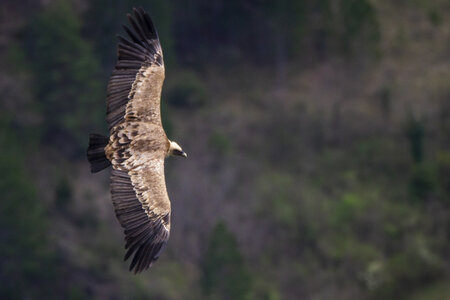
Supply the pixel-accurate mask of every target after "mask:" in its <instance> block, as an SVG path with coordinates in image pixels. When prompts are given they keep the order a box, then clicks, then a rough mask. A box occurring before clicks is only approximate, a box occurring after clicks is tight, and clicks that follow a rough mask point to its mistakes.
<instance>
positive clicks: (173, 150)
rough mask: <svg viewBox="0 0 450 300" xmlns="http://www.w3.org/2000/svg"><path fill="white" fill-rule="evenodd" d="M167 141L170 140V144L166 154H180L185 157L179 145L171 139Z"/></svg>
mask: <svg viewBox="0 0 450 300" xmlns="http://www.w3.org/2000/svg"><path fill="white" fill-rule="evenodd" d="M169 142H170V146H169V152H168V153H167V156H170V155H178V156H182V157H187V154H186V153H185V152H184V151H183V149H181V147H180V145H178V144H177V143H176V142H173V141H169Z"/></svg>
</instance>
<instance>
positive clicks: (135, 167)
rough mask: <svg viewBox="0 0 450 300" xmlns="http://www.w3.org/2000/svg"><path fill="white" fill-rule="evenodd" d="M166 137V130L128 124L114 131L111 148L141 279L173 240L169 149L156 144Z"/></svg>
mask: <svg viewBox="0 0 450 300" xmlns="http://www.w3.org/2000/svg"><path fill="white" fill-rule="evenodd" d="M162 136H165V135H164V131H163V129H162V127H160V126H157V125H154V124H151V123H142V122H125V123H123V124H119V125H118V126H116V127H114V128H113V130H112V134H111V142H110V145H109V146H108V147H109V149H110V150H111V151H110V152H109V153H110V154H109V160H110V161H111V164H112V167H113V170H112V173H111V197H112V202H113V205H114V209H115V212H116V216H117V219H118V220H119V222H120V224H121V225H122V227H123V228H124V233H125V240H126V245H125V248H126V249H128V251H127V253H126V255H125V260H126V259H128V258H129V257H130V256H132V255H134V256H133V260H132V262H131V265H130V270H133V269H134V272H135V273H137V272H141V271H143V270H145V269H147V268H148V267H150V266H151V265H152V263H153V262H154V261H156V260H157V259H158V257H159V255H160V253H161V251H162V249H163V248H164V246H165V245H166V243H167V240H168V239H169V233H170V211H171V210H170V200H169V197H168V195H167V189H166V182H165V178H164V157H165V154H166V152H167V148H168V145H167V144H164V143H161V142H157V140H155V137H162ZM108 147H107V148H108Z"/></svg>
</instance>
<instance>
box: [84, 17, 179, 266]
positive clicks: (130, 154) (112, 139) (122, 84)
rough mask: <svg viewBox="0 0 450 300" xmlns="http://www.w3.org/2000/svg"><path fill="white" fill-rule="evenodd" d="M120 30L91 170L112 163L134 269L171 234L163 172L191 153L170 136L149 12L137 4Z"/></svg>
mask: <svg viewBox="0 0 450 300" xmlns="http://www.w3.org/2000/svg"><path fill="white" fill-rule="evenodd" d="M127 17H128V20H129V23H130V25H131V27H129V26H126V25H124V29H125V32H126V34H127V35H128V37H123V36H120V35H119V36H118V39H119V44H118V51H117V64H116V66H115V68H114V70H113V72H112V75H111V77H110V80H109V84H108V89H107V99H106V103H107V113H106V115H107V116H106V121H107V123H108V125H109V137H106V136H102V135H99V134H90V135H89V147H88V150H87V157H88V160H89V162H90V165H91V172H92V173H96V172H99V171H101V170H103V169H106V168H108V167H109V166H111V167H112V171H111V199H112V202H113V206H114V210H115V213H116V217H117V219H118V220H119V222H120V225H121V226H122V227H123V229H124V233H125V241H126V245H125V249H127V252H126V254H125V260H127V259H128V258H129V257H133V258H132V261H131V264H130V271H133V270H134V273H139V272H141V271H143V270H145V269H148V268H149V267H150V266H151V265H152V264H153V263H154V262H155V261H156V260H157V259H158V258H159V256H160V254H161V252H162V250H163V249H164V247H165V246H166V244H167V241H168V239H169V234H170V212H171V210H170V200H169V197H168V195H167V189H166V183H165V178H164V160H165V158H167V157H168V156H171V155H178V156H182V157H187V155H186V153H185V152H183V150H182V149H181V147H180V146H179V145H178V144H177V143H176V142H174V141H171V140H169V139H168V138H167V136H166V133H165V131H164V129H163V126H162V122H161V112H160V98H161V89H162V85H163V81H164V60H163V53H162V49H161V44H160V42H159V38H158V33H157V32H156V29H155V26H154V25H153V22H152V20H151V18H150V17H149V15H148V14H147V12H145V11H144V10H143V9H142V8H139V9H133V15H131V14H128V15H127Z"/></svg>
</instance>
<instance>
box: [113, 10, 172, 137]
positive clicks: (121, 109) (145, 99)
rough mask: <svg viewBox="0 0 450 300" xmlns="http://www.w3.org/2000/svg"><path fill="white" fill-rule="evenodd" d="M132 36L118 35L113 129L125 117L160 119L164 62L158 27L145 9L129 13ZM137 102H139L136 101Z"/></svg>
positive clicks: (156, 121)
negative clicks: (156, 27)
mask: <svg viewBox="0 0 450 300" xmlns="http://www.w3.org/2000/svg"><path fill="white" fill-rule="evenodd" d="M128 19H129V22H130V24H131V27H132V29H131V28H129V27H127V26H124V29H125V32H126V33H127V35H128V37H129V39H127V38H126V37H122V36H119V37H118V38H119V45H118V51H117V58H118V60H117V64H116V67H115V68H114V70H113V72H112V75H111V78H110V80H109V84H108V92H107V113H106V115H107V116H106V120H107V122H108V124H109V129H110V130H111V129H112V128H113V127H114V126H116V125H117V124H119V123H120V122H122V121H123V120H124V118H126V115H127V116H128V118H129V119H133V120H145V121H148V122H152V123H155V124H160V123H161V117H160V112H159V109H160V103H159V101H160V95H161V88H162V83H163V81H164V62H163V54H162V50H161V45H160V42H159V38H158V34H157V32H156V29H155V27H154V25H153V23H152V21H151V19H150V17H149V15H148V14H147V13H146V12H145V11H144V10H143V9H133V15H128ZM133 102H136V103H133Z"/></svg>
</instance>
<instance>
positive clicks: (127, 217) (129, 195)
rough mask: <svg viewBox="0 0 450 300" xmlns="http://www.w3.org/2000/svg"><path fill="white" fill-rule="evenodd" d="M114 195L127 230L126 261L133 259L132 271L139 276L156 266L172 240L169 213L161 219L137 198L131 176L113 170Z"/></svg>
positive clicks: (113, 199)
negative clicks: (156, 262)
mask: <svg viewBox="0 0 450 300" xmlns="http://www.w3.org/2000/svg"><path fill="white" fill-rule="evenodd" d="M111 195H112V201H113V204H114V209H115V212H116V216H117V219H118V220H119V222H120V224H121V225H122V227H123V228H124V232H125V241H126V245H125V248H126V249H128V251H127V253H126V255H125V260H127V259H128V258H129V257H131V256H133V259H132V261H131V264H130V271H132V270H134V272H135V273H139V272H141V271H143V270H146V269H148V268H149V267H150V266H151V265H152V264H153V262H155V261H156V260H157V259H158V258H159V255H160V254H161V251H162V250H163V249H164V247H165V246H166V244H167V240H168V239H169V230H168V228H169V226H170V212H169V213H167V214H164V215H162V216H161V215H158V214H156V213H154V212H153V211H151V210H149V209H148V208H146V206H145V205H143V204H142V203H141V202H140V201H139V200H138V197H137V196H136V191H135V188H134V186H133V184H132V181H131V178H130V175H128V173H127V172H125V171H120V170H117V169H113V170H112V173H111Z"/></svg>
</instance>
